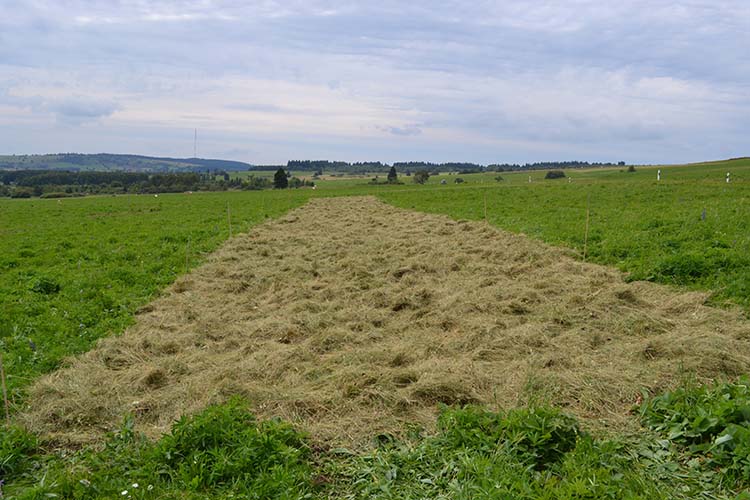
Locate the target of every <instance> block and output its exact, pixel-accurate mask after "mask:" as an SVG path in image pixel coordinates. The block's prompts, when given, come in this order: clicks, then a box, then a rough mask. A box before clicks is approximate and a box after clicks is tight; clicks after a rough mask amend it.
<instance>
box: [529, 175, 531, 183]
mask: <svg viewBox="0 0 750 500" xmlns="http://www.w3.org/2000/svg"><path fill="white" fill-rule="evenodd" d="M529 184H531V176H529Z"/></svg>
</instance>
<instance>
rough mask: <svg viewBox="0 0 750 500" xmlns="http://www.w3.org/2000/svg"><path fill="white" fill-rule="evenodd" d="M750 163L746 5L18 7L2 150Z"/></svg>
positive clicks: (2, 25) (6, 16)
mask: <svg viewBox="0 0 750 500" xmlns="http://www.w3.org/2000/svg"><path fill="white" fill-rule="evenodd" d="M196 128H197V129H198V136H199V137H198V155H199V156H201V157H218V158H225V159H236V160H242V161H248V162H251V163H276V162H286V161H287V160H288V159H306V158H326V159H340V160H349V161H361V160H381V161H387V162H391V161H396V160H431V161H474V162H481V163H493V162H526V161H542V160H563V159H568V160H571V159H580V160H589V161H618V160H625V161H628V162H633V163H661V162H683V161H696V160H706V159H718V158H726V157H735V156H743V155H750V2H748V1H747V0H705V1H704V0H682V1H666V0H618V1H610V0H535V1H527V0H497V1H482V0H474V1H443V2H438V1H428V0H411V1H409V2H405V1H395V0H378V1H377V2H372V1H360V0H354V1H347V2H343V1H338V2H333V1H323V0H299V1H298V0H290V1H284V0H278V1H274V0H263V1H257V2H253V1H239V0H175V1H163V2H157V1H147V0H131V1H128V0H109V1H86V0H0V154H22V153H49V152H114V153H138V154H148V155H159V156H179V157H187V156H192V153H193V131H194V129H196Z"/></svg>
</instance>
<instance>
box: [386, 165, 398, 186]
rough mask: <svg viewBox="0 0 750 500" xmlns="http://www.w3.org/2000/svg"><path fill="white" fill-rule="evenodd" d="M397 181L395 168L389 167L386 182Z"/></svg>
mask: <svg viewBox="0 0 750 500" xmlns="http://www.w3.org/2000/svg"><path fill="white" fill-rule="evenodd" d="M396 181H398V174H397V173H396V167H391V169H390V170H389V171H388V182H391V183H393V182H396Z"/></svg>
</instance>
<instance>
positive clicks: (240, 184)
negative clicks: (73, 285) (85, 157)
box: [0, 170, 305, 198]
mask: <svg viewBox="0 0 750 500" xmlns="http://www.w3.org/2000/svg"><path fill="white" fill-rule="evenodd" d="M302 185H305V184H304V183H302V182H301V181H300V182H298V183H297V184H296V185H294V186H292V187H302ZM270 187H271V182H270V181H269V180H268V179H266V178H264V177H255V176H253V175H251V176H248V177H244V178H240V177H236V176H235V177H234V178H231V176H230V175H229V174H228V173H226V172H221V171H217V172H215V173H213V174H208V173H201V174H198V173H192V172H179V173H151V174H149V173H142V172H69V171H60V170H5V171H3V170H0V196H9V197H11V198H31V197H36V196H39V197H41V198H69V197H73V196H85V195H90V194H125V193H131V194H132V193H137V194H144V193H151V194H153V193H182V192H186V191H226V190H227V189H235V190H258V189H266V188H270Z"/></svg>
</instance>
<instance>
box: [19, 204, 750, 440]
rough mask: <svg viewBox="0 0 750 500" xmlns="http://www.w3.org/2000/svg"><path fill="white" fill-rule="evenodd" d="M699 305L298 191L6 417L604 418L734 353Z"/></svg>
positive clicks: (102, 427)
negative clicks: (298, 204) (457, 411)
mask: <svg viewBox="0 0 750 500" xmlns="http://www.w3.org/2000/svg"><path fill="white" fill-rule="evenodd" d="M705 298H706V297H705V295H704V294H700V293H677V292H675V291H674V290H672V289H670V288H667V287H664V286H660V285H655V284H651V283H641V282H639V283H625V281H624V280H623V276H622V275H621V274H620V273H619V272H617V271H614V270H612V269H609V268H605V267H602V266H598V265H592V264H586V263H582V262H580V261H577V260H575V259H574V258H572V257H571V256H570V255H569V254H568V253H567V252H566V250H564V249H558V248H552V247H549V246H546V245H544V244H543V243H540V242H537V241H533V240H530V239H528V238H526V237H523V236H519V235H513V234H510V233H507V232H504V231H500V230H497V229H496V228H493V227H490V226H488V225H486V224H484V223H479V222H465V221H455V220H452V219H449V218H447V217H444V216H438V215H428V214H423V213H418V212H411V211H406V210H401V209H397V208H394V207H391V206H389V205H386V204H384V203H381V202H379V201H377V200H376V199H374V198H370V197H364V198H353V197H351V198H332V199H314V200H312V201H310V203H309V204H307V205H306V206H304V207H302V208H300V209H297V210H294V211H293V212H290V213H289V214H288V215H287V216H285V217H284V218H282V219H279V220H276V221H272V222H269V223H267V224H264V225H262V226H258V227H256V228H254V229H253V230H252V232H250V233H248V234H243V235H239V236H237V237H235V238H233V239H231V240H229V241H227V242H226V243H225V244H224V245H223V246H222V248H221V249H220V250H218V251H217V252H216V253H215V254H213V255H212V256H211V258H210V259H209V261H208V262H207V263H206V264H205V265H203V266H202V267H200V268H199V269H196V270H195V271H194V272H192V273H190V274H189V275H186V276H184V277H182V278H181V279H179V280H178V281H177V282H176V283H175V284H174V285H173V286H172V287H171V288H169V289H168V290H167V291H166V292H165V293H164V294H163V296H162V297H161V298H159V299H157V300H155V301H154V302H153V303H151V304H150V305H149V307H145V308H143V309H142V310H141V312H140V314H139V315H138V318H137V322H136V324H135V325H134V326H133V327H131V328H129V329H128V330H127V331H126V332H124V334H122V335H121V336H117V337H112V338H107V339H104V340H102V341H100V343H99V344H98V346H97V347H96V348H95V349H94V350H92V351H90V352H88V353H86V354H84V355H82V356H79V357H77V358H74V359H71V360H69V362H68V364H67V366H66V367H64V368H62V369H60V370H58V371H57V372H55V373H53V374H50V375H48V376H45V377H43V378H41V379H40V380H39V381H38V382H37V383H36V384H35V385H34V386H33V388H32V390H31V397H30V398H29V401H30V402H31V405H30V409H29V410H28V411H27V412H26V413H25V414H23V415H22V416H21V418H22V419H23V420H24V421H25V422H26V423H27V424H28V425H29V426H30V427H31V428H32V429H33V430H35V431H38V432H41V433H42V434H44V435H46V436H47V437H48V438H51V439H56V440H59V441H60V442H61V443H67V444H79V443H82V442H92V441H96V440H99V439H101V438H102V436H103V435H104V433H105V432H107V431H111V430H113V429H115V428H117V426H118V425H119V424H120V422H121V420H122V417H123V415H124V414H126V413H132V414H133V415H134V416H135V421H136V424H137V427H138V428H139V429H140V430H142V431H145V432H146V433H147V434H149V435H153V436H156V435H158V434H160V433H163V432H165V431H167V430H168V429H169V427H170V426H171V424H172V422H173V421H174V420H175V419H177V418H178V417H179V416H181V415H182V414H185V413H191V412H194V411H198V410H200V409H202V408H203V407H205V406H206V405H208V404H209V403H213V402H220V401H224V400H226V399H227V398H229V397H231V396H232V395H236V394H239V395H243V396H244V397H246V398H247V399H248V400H249V401H250V402H251V403H252V406H253V408H254V411H255V412H256V413H257V414H258V415H260V416H263V417H271V416H279V417H282V418H284V419H288V420H290V421H292V422H295V423H296V424H298V425H299V426H300V427H301V428H303V429H305V430H307V431H308V432H309V433H310V434H311V435H312V436H313V438H314V439H315V440H319V441H326V442H329V443H331V444H333V445H347V446H359V445H363V444H364V443H366V442H367V441H368V440H369V439H370V438H372V437H373V436H375V435H377V434H379V433H385V432H390V433H399V432H401V431H402V430H404V429H405V426H406V424H407V423H417V424H420V425H423V426H425V427H426V428H428V429H429V428H430V427H431V426H432V425H433V423H434V417H435V414H436V412H437V409H438V407H439V405H440V404H441V403H444V404H466V403H477V404H482V405H487V406H489V407H493V408H507V407H513V406H517V405H519V404H524V403H527V402H529V401H530V400H535V401H546V402H551V403H553V404H556V405H560V406H563V407H564V408H566V409H567V411H569V412H571V413H573V414H575V415H577V416H578V417H580V418H582V419H584V421H586V422H589V424H590V425H597V426H606V425H612V426H615V427H617V428H622V427H623V426H625V425H628V424H627V422H629V421H630V422H632V417H629V411H630V409H631V408H632V406H633V404H634V403H635V402H636V400H637V398H638V397H639V393H640V391H641V390H642V389H643V388H646V389H647V390H654V391H660V390H663V389H665V388H668V387H670V386H673V385H674V384H676V383H677V382H679V381H680V379H681V378H682V377H684V376H685V374H687V373H689V374H691V375H692V376H696V377H697V378H698V379H699V380H700V379H712V378H715V377H723V376H733V375H736V374H739V373H740V372H742V371H744V370H746V368H747V366H750V323H748V322H747V321H746V320H744V319H742V317H741V314H740V313H739V312H737V311H724V310H718V309H713V308H710V307H706V306H705V305H703V303H704V301H705Z"/></svg>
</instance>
